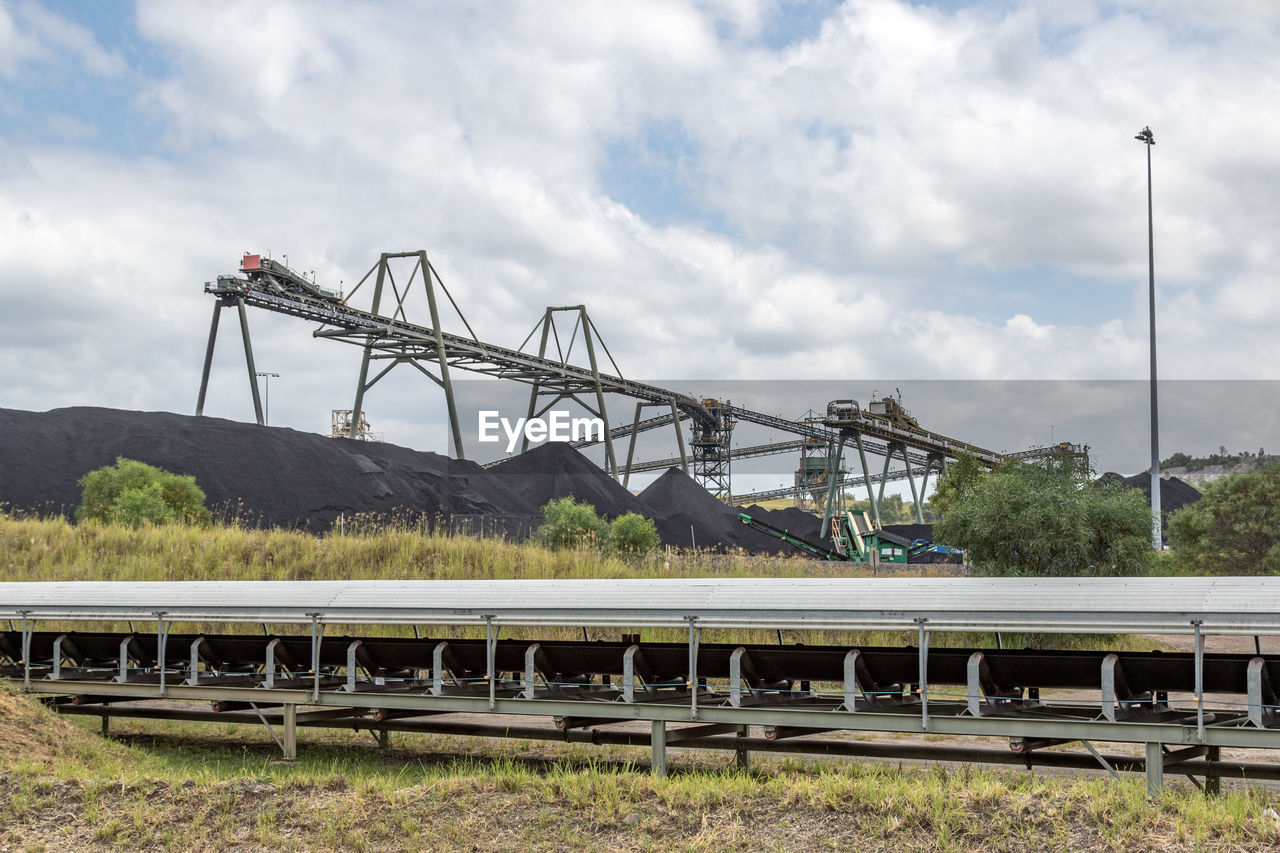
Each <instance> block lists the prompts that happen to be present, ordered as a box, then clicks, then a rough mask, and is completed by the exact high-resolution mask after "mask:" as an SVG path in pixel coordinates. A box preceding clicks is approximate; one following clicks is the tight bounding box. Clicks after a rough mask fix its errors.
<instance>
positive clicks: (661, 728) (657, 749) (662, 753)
mask: <svg viewBox="0 0 1280 853" xmlns="http://www.w3.org/2000/svg"><path fill="white" fill-rule="evenodd" d="M649 747H650V749H651V750H652V752H653V764H652V767H653V775H654V776H666V775H667V724H666V723H665V722H663V721H662V720H654V721H653V722H652V723H650V735H649Z"/></svg>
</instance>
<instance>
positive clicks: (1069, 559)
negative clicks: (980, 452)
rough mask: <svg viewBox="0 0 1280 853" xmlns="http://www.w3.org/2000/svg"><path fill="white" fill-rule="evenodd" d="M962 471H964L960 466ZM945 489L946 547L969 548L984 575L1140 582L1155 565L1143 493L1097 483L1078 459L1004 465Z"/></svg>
mask: <svg viewBox="0 0 1280 853" xmlns="http://www.w3.org/2000/svg"><path fill="white" fill-rule="evenodd" d="M957 467H958V466H957ZM960 474H962V475H963V479H962V480H961V481H960V482H958V483H957V482H955V481H951V482H950V483H949V485H950V486H951V488H950V489H949V490H945V489H944V487H943V486H944V484H947V483H948V478H946V477H944V478H943V480H942V481H941V482H939V484H938V492H939V493H940V495H939V496H940V497H941V496H942V494H943V493H945V499H944V500H938V501H937V503H938V504H939V505H940V506H942V507H943V509H942V518H941V519H940V520H939V521H938V523H937V524H935V525H934V528H933V533H934V536H935V538H937V540H938V541H939V542H945V543H946V544H948V545H954V546H956V547H959V548H964V549H965V550H966V552H967V553H968V556H969V559H970V560H971V561H972V563H973V566H974V570H975V571H976V572H978V573H979V574H984V575H995V576H999V575H1008V576H1051V577H1052V576H1070V575H1138V574H1145V573H1146V572H1147V570H1148V569H1149V568H1150V566H1151V561H1152V553H1153V552H1152V548H1151V510H1150V508H1149V507H1147V505H1146V501H1145V499H1144V498H1143V496H1142V492H1140V491H1138V490H1137V489H1126V488H1124V487H1123V486H1119V485H1115V484H1094V483H1093V482H1092V478H1091V475H1090V471H1089V470H1088V468H1087V467H1086V466H1084V465H1082V464H1080V463H1078V462H1074V461H1072V460H1057V459H1047V460H1041V461H1040V462H1038V463H1035V464H1029V463H1023V462H1017V461H1011V462H1004V463H1002V464H1001V465H999V466H997V467H996V468H995V470H993V471H991V472H989V473H982V472H980V471H978V470H976V469H975V470H963V469H962V470H961V471H960Z"/></svg>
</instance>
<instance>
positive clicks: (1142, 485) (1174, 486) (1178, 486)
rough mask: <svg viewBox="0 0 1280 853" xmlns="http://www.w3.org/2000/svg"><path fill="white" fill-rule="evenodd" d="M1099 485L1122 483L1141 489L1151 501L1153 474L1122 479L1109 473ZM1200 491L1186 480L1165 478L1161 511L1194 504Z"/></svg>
mask: <svg viewBox="0 0 1280 853" xmlns="http://www.w3.org/2000/svg"><path fill="white" fill-rule="evenodd" d="M1098 482H1099V483H1120V484H1122V485H1124V486H1126V487H1127V488H1130V489H1139V490H1141V492H1142V493H1143V494H1144V495H1146V496H1147V500H1148V501H1150V500H1151V474H1150V473H1149V472H1143V473H1141V474H1134V475H1133V476H1132V477H1121V476H1120V475H1119V474H1117V473H1116V472H1114V471H1108V472H1107V473H1105V474H1103V475H1102V476H1101V477H1099V478H1098ZM1201 497H1202V496H1201V494H1200V491H1199V490H1198V489H1197V488H1196V487H1195V486H1193V485H1191V484H1190V483H1188V482H1186V481H1185V480H1180V479H1178V478H1177V477H1163V478H1161V480H1160V511H1161V512H1163V513H1170V512H1173V511H1174V510H1177V509H1182V508H1183V507H1184V506H1186V505H1187V504H1193V503H1195V502H1196V501H1198V500H1200V498H1201Z"/></svg>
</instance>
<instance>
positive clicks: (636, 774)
mask: <svg viewBox="0 0 1280 853" xmlns="http://www.w3.org/2000/svg"><path fill="white" fill-rule="evenodd" d="M129 725H131V726H132V727H133V728H131V729H128V730H125V731H124V733H123V736H122V742H113V741H105V740H102V739H101V738H99V737H97V736H96V735H93V734H91V733H89V732H88V731H85V730H84V729H83V728H81V727H78V726H74V725H72V724H70V723H68V722H66V721H65V720H62V719H59V718H57V717H56V716H55V715H54V714H52V713H51V712H49V711H47V710H45V709H43V708H41V707H39V706H37V705H35V704H33V703H29V702H27V701H25V700H21V699H18V698H16V697H14V696H13V695H12V694H6V693H3V692H0V743H3V744H6V747H5V749H4V751H3V752H0V848H5V849H10V850H50V851H52V850H59V851H61V850H93V851H98V850H125V849H127V850H164V851H170V850H172V851H184V853H199V851H222V850H241V851H268V850H272V851H274V850H333V851H375V850H377V851H382V850H391V851H408V850H460V851H461V850H468V851H470V850H511V851H516V850H520V851H525V850H556V851H577V850H600V849H610V850H634V851H649V850H691V851H719V850H800V851H808V850H814V851H818V850H863V851H890V850H893V851H900V850H919V851H1011V853H1012V851H1017V853H1024V851H1027V850H1115V851H1121V850H1131V849H1145V850H1159V851H1172V852H1174V853H1183V852H1184V851H1185V853H1193V851H1254V850H1268V849H1280V826H1278V825H1277V824H1278V822H1277V821H1275V820H1273V819H1272V818H1270V817H1268V816H1267V815H1266V814H1265V810H1266V809H1267V808H1269V807H1270V806H1271V805H1272V804H1273V801H1272V799H1271V798H1270V796H1269V794H1268V793H1267V792H1265V791H1262V790H1258V789H1245V790H1237V791H1231V792H1229V793H1228V794H1227V795H1225V796H1224V797H1221V798H1218V799H1212V800H1206V799H1205V798H1203V797H1202V796H1200V795H1198V794H1197V793H1196V792H1194V791H1191V790H1190V789H1188V788H1185V787H1184V788H1182V789H1180V790H1170V791H1167V792H1166V793H1164V794H1163V795H1162V796H1161V797H1160V798H1158V799H1156V800H1154V801H1153V800H1148V798H1147V797H1146V796H1145V793H1144V791H1143V786H1142V782H1141V780H1140V779H1134V780H1132V781H1126V782H1114V781H1112V780H1109V779H1101V780H1098V779H1076V780H1071V779H1063V778H1059V777H1035V776H1033V775H1031V774H1029V773H996V772H989V771H985V770H975V769H972V768H968V767H962V768H959V769H951V770H946V769H942V768H916V767H909V768H895V767H891V766H887V765H875V764H857V763H851V762H850V763H839V764H812V763H799V762H787V761H782V762H775V761H770V762H763V763H760V764H758V765H757V767H756V768H755V769H754V770H753V771H752V772H750V773H742V772H737V771H733V770H728V769H725V768H724V767H723V766H722V764H721V763H720V762H722V761H723V759H719V758H717V759H707V758H705V757H698V758H690V757H687V756H681V757H680V759H679V762H678V765H677V769H676V772H675V773H673V775H672V776H671V777H669V778H667V779H655V778H653V777H651V776H649V775H648V774H647V773H645V772H643V770H644V767H643V765H642V764H641V765H637V764H635V763H634V762H635V761H637V760H638V759H639V758H640V756H641V755H642V753H639V752H638V751H634V750H625V749H615V750H611V751H607V752H605V753H603V757H602V753H601V752H600V751H599V750H593V751H591V752H587V751H586V749H585V748H584V747H575V746H567V745H552V744H538V745H536V746H531V745H530V744H525V743H521V742H503V743H500V744H498V745H496V746H486V745H484V744H483V743H477V742H476V741H466V742H461V741H454V739H451V738H433V737H429V736H409V735H403V736H401V735H397V736H396V741H395V743H394V745H393V747H392V748H390V749H381V750H380V749H377V748H376V747H375V746H374V745H373V743H372V742H371V740H370V739H369V738H368V737H367V736H366V737H364V738H361V737H359V736H357V735H354V734H351V733H337V732H313V733H312V732H309V733H308V741H307V742H306V743H305V744H304V748H303V750H302V751H301V760H300V761H299V762H298V763H297V764H294V765H284V764H279V763H275V762H273V761H272V760H271V759H272V753H271V747H270V745H269V743H268V742H267V741H266V739H265V735H263V734H262V733H261V732H260V731H257V730H256V728H255V729H253V730H250V729H248V728H245V729H241V730H239V731H238V732H235V733H233V734H231V735H227V734H225V733H223V734H218V735H216V736H214V737H208V738H206V737H202V736H200V735H199V734H195V733H194V732H197V731H205V732H207V729H200V730H196V729H193V728H192V727H190V726H182V725H176V726H172V727H167V728H164V729H162V730H161V731H160V732H159V733H158V734H157V732H156V730H155V725H154V724H150V725H149V726H148V724H144V723H131V724H129ZM148 728H149V729H150V731H149V732H147V729H148ZM33 732H35V733H43V734H39V735H38V736H37V738H36V740H35V741H32V740H31V739H30V738H31V733H33ZM23 738H26V740H25V741H23V742H24V743H25V744H26V745H27V747H29V748H23V749H10V748H8V746H7V745H8V744H12V743H17V742H18V741H20V740H22V739H23ZM468 751H469V752H470V754H468Z"/></svg>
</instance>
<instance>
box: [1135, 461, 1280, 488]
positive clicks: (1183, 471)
mask: <svg viewBox="0 0 1280 853" xmlns="http://www.w3.org/2000/svg"><path fill="white" fill-rule="evenodd" d="M1270 465H1280V457H1276V456H1251V457H1249V458H1247V459H1241V460H1240V461H1239V462H1237V463H1235V464H1234V465H1206V466H1205V467H1203V468H1196V469H1194V470H1193V469H1191V468H1162V469H1161V470H1160V476H1161V477H1177V478H1179V479H1182V480H1184V481H1186V482H1188V483H1190V484H1191V485H1193V486H1195V487H1196V488H1199V489H1202V488H1204V487H1205V486H1207V485H1209V484H1210V483H1212V482H1214V481H1215V480H1221V479H1222V478H1223V477H1227V476H1230V475H1231V474H1248V473H1249V472H1251V471H1258V470H1261V469H1262V468H1266V467H1268V466H1270Z"/></svg>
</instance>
